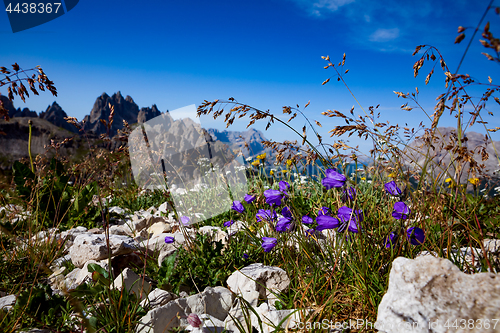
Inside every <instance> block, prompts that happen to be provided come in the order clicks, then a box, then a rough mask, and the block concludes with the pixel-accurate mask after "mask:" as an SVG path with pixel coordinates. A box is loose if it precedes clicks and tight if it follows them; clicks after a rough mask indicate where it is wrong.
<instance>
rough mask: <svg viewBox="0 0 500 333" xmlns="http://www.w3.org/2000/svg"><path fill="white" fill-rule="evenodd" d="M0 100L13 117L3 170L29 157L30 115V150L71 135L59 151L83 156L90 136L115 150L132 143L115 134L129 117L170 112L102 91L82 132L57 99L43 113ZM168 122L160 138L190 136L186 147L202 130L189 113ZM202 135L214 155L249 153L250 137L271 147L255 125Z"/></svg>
mask: <svg viewBox="0 0 500 333" xmlns="http://www.w3.org/2000/svg"><path fill="white" fill-rule="evenodd" d="M0 101H1V102H2V104H3V106H4V107H5V108H6V109H7V110H8V112H9V116H10V117H11V119H10V121H6V120H3V119H1V120H0V133H1V132H3V133H4V134H5V135H0V168H1V169H4V170H5V169H10V168H11V167H12V165H13V163H14V161H16V160H20V159H22V158H27V157H28V149H27V148H28V132H29V127H28V120H30V119H31V121H32V147H31V150H32V153H33V154H34V155H37V154H43V153H45V152H46V151H47V147H48V146H49V145H50V144H51V142H55V143H58V142H62V141H63V140H64V139H66V138H73V139H72V140H71V141H69V142H68V143H66V144H64V145H62V146H61V148H60V149H59V154H61V155H63V156H71V157H78V158H81V157H82V156H84V154H85V152H84V150H86V149H87V147H88V144H87V142H86V141H87V140H90V142H91V146H93V147H102V148H110V149H112V150H114V149H117V148H118V147H119V146H120V145H126V143H127V142H126V141H124V142H119V141H117V140H116V139H118V137H117V134H118V131H119V130H122V129H123V126H124V122H127V123H128V124H130V125H131V127H132V128H134V127H135V126H136V125H135V124H141V123H146V122H148V121H149V120H151V119H154V118H157V117H158V116H160V115H162V114H163V115H165V114H166V113H162V112H160V111H159V110H158V108H157V106H156V105H154V104H153V105H152V107H143V108H139V106H138V105H137V104H136V103H135V102H134V100H133V99H132V97H130V96H126V97H125V98H124V97H123V96H122V94H121V92H117V93H115V94H113V95H112V96H109V95H108V94H106V93H103V94H102V95H101V96H99V97H98V98H97V99H96V101H95V102H94V105H93V107H92V110H91V112H90V115H87V116H85V117H84V119H83V121H82V122H80V123H79V126H80V127H82V128H83V131H82V132H80V131H79V130H78V129H77V127H75V126H74V125H72V124H69V123H68V122H67V121H66V119H65V118H66V117H68V114H67V113H66V112H65V111H64V110H63V109H62V107H61V106H60V105H59V104H57V103H56V102H54V103H53V104H52V105H50V106H48V107H47V109H46V110H45V111H43V112H41V113H40V115H37V114H36V112H34V111H30V110H29V109H27V108H25V109H24V110H22V111H21V110H20V109H19V108H18V109H16V108H15V107H14V105H13V103H12V102H10V101H9V99H8V98H7V97H5V96H2V95H0ZM111 106H112V107H113V108H114V114H113V122H112V125H111V128H110V129H108V128H107V126H105V124H104V123H103V122H102V121H103V120H104V121H105V122H106V123H108V122H109V118H110V114H111ZM167 113H168V111H167ZM167 118H168V117H167ZM167 122H168V124H165V126H166V127H165V128H163V129H161V131H163V132H164V133H163V134H161V135H159V136H158V137H157V139H158V140H160V141H161V140H163V141H165V142H171V141H172V140H173V138H179V137H181V136H185V137H186V140H181V141H179V142H178V147H179V148H180V149H181V150H183V147H184V148H185V146H186V145H187V141H190V140H192V139H193V138H194V137H198V136H199V134H196V135H195V134H194V132H193V130H194V126H193V124H194V123H193V122H192V121H190V119H183V120H181V121H174V120H173V119H171V117H170V121H167ZM203 131H205V130H203ZM108 132H109V133H108ZM83 134H85V135H83ZM102 134H109V136H110V137H113V139H115V140H112V144H111V146H108V145H107V144H103V143H102V140H100V136H101V135H102ZM203 136H204V139H205V141H206V142H210V143H211V149H212V150H213V152H214V157H216V158H218V159H222V158H223V157H224V156H227V157H232V156H233V152H235V151H236V150H239V149H241V148H243V149H242V150H243V151H244V152H246V153H247V154H246V156H248V153H249V151H248V149H245V148H244V146H245V142H247V143H248V145H249V147H250V148H251V151H250V152H251V154H252V155H256V154H260V153H262V152H264V151H266V152H269V153H270V150H269V149H266V150H264V147H263V146H262V143H261V141H262V140H265V137H264V135H263V134H262V133H261V132H260V131H257V130H254V129H250V130H248V131H246V132H231V131H222V132H219V131H217V130H212V129H209V130H208V132H205V133H204V134H203ZM240 136H242V137H243V139H242V138H240ZM228 146H229V147H228ZM52 153H53V152H52ZM49 155H50V154H49ZM230 155H231V156H230ZM191 169H193V168H191ZM183 172H184V173H185V172H188V168H185V169H184V171H183ZM191 176H193V175H191Z"/></svg>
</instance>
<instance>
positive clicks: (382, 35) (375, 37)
mask: <svg viewBox="0 0 500 333" xmlns="http://www.w3.org/2000/svg"><path fill="white" fill-rule="evenodd" d="M398 37H399V29H398V28H392V29H382V28H380V29H377V30H376V31H375V32H374V33H373V34H371V35H370V37H369V40H370V41H371V42H389V41H392V40H394V39H396V38H398Z"/></svg>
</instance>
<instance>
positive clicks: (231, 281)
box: [227, 263, 290, 304]
mask: <svg viewBox="0 0 500 333" xmlns="http://www.w3.org/2000/svg"><path fill="white" fill-rule="evenodd" d="M227 285H228V287H229V289H230V290H231V291H233V292H234V293H236V294H237V295H242V294H243V293H244V292H251V291H258V292H259V294H260V297H261V298H263V299H268V300H270V301H271V300H272V301H275V300H276V299H277V298H276V296H274V295H273V294H279V293H281V292H283V291H285V290H286V289H287V288H288V286H289V285H290V279H289V278H288V275H287V274H286V272H285V271H284V270H283V269H281V268H279V267H271V266H264V265H263V264H261V263H256V264H252V265H249V266H247V267H244V268H242V269H241V270H239V271H236V272H234V273H233V274H231V275H230V276H229V278H228V279H227ZM271 304H274V302H271Z"/></svg>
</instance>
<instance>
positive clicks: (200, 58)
mask: <svg viewBox="0 0 500 333" xmlns="http://www.w3.org/2000/svg"><path fill="white" fill-rule="evenodd" d="M488 4H489V1H481V0H480V1H470V0H453V1H441V0H421V1H409V0H407V1H401V0H397V1H396V0H385V1H373V0H309V1H308V0H253V1H220V0H212V1H153V0H149V1H126V0H122V1H115V0H105V1H94V0H88V1H87V0H81V1H80V2H79V3H78V5H77V6H76V7H75V8H73V9H72V10H71V11H69V12H68V13H66V14H65V15H63V16H61V17H59V18H57V19H55V20H53V21H50V22H48V23H46V24H43V25H40V26H38V27H35V28H32V29H29V30H25V31H21V32H18V33H12V30H11V28H10V25H9V22H8V18H7V13H6V12H4V13H3V14H0V40H1V49H2V51H1V53H0V66H6V67H7V66H9V65H11V64H13V63H15V62H17V63H18V64H19V65H20V66H21V67H22V68H25V69H27V68H31V67H34V66H36V65H40V66H42V68H43V69H44V71H45V72H46V73H47V75H48V77H49V78H50V79H51V80H52V81H54V83H55V86H56V88H57V90H58V97H57V98H55V97H53V96H52V95H51V94H50V93H48V92H45V93H41V95H40V96H34V97H30V98H29V99H28V100H27V102H26V103H25V104H24V103H23V102H22V101H21V100H20V99H18V98H17V99H16V100H15V101H14V104H15V106H16V107H21V108H23V107H29V108H30V109H31V110H34V111H37V112H40V111H43V110H45V109H46V108H47V106H48V105H49V104H52V102H53V101H54V100H55V101H57V103H59V105H61V107H62V108H63V109H64V110H65V111H66V112H67V113H68V115H69V116H73V117H76V118H78V120H81V119H82V118H83V117H84V116H85V115H86V114H89V113H90V110H91V108H92V105H93V103H94V101H95V99H96V98H97V97H98V96H100V95H101V94H102V93H103V92H106V93H108V94H109V95H112V94H113V93H115V92H117V91H121V93H122V94H123V95H124V96H126V95H130V96H132V98H133V99H134V101H135V102H136V103H137V104H138V105H139V107H146V106H151V105H152V104H156V105H157V106H158V108H159V110H160V111H166V110H167V109H169V110H174V109H176V108H181V107H184V106H186V105H190V104H196V105H199V104H200V103H202V102H203V100H209V101H212V100H214V99H221V100H223V99H228V98H229V97H234V98H235V99H236V100H238V101H239V102H242V103H246V104H250V105H252V106H254V107H257V108H261V109H265V110H267V109H270V111H272V112H273V113H274V114H276V115H280V114H282V106H284V105H291V106H295V105H296V104H299V105H300V106H301V107H303V106H304V105H305V104H306V103H307V102H308V101H310V105H309V107H308V108H307V109H306V110H305V114H306V115H307V117H309V119H310V120H311V121H313V120H318V121H320V122H321V123H322V125H323V127H322V128H320V129H319V130H320V133H321V134H322V135H323V136H324V138H325V140H327V141H329V142H331V139H328V137H329V134H328V133H327V132H328V131H329V130H330V129H332V128H333V127H334V126H335V125H338V124H342V123H343V122H341V121H340V120H339V119H338V118H326V117H325V116H322V115H321V112H324V111H326V110H328V109H332V110H333V109H335V110H339V111H341V112H344V113H347V112H348V111H349V110H350V109H351V107H352V106H353V105H354V106H355V112H356V113H358V114H364V113H363V111H362V110H361V108H360V107H359V106H358V105H357V103H356V101H355V100H354V98H353V97H352V96H351V95H350V93H349V91H348V90H347V89H346V87H345V86H344V85H343V84H341V82H337V81H336V78H335V76H334V75H335V72H334V71H333V70H332V69H331V68H330V69H328V70H325V69H324V68H323V66H325V65H326V63H325V61H324V60H322V59H321V56H326V55H329V56H330V58H331V59H332V60H333V62H334V63H335V64H337V63H338V62H339V61H340V60H341V59H342V55H343V53H346V55H347V58H346V65H345V67H344V69H349V73H348V74H347V75H345V80H346V82H347V84H348V85H349V88H350V89H351V90H352V92H353V93H354V95H355V96H356V98H357V99H358V100H359V102H360V104H361V106H362V107H363V108H365V110H366V109H367V108H368V107H369V106H370V105H377V104H380V107H379V109H378V111H380V112H381V117H380V120H381V121H386V120H389V121H390V122H391V124H395V123H399V124H400V125H401V126H405V123H407V124H408V126H409V127H415V126H417V125H418V123H419V122H420V121H424V123H426V124H427V125H429V126H430V121H429V120H428V118H427V117H426V115H425V113H424V112H422V111H419V110H414V111H412V112H406V111H401V110H400V106H401V105H402V104H403V103H404V102H405V100H403V99H401V98H399V99H398V98H397V96H396V95H395V94H394V93H393V91H401V92H404V93H406V92H414V91H415V87H419V90H420V97H419V101H420V103H421V105H422V106H423V107H424V108H425V110H426V112H427V113H428V114H429V115H430V114H432V112H433V108H434V105H435V98H436V97H437V96H438V95H439V94H441V93H442V92H445V88H444V76H443V73H442V71H441V70H440V67H439V66H437V67H436V70H435V74H434V76H433V78H432V79H431V82H430V83H429V84H428V85H427V86H426V85H425V83H424V81H425V76H426V75H427V73H428V72H429V71H430V69H431V68H432V65H431V63H430V62H429V63H428V64H426V65H424V67H423V68H422V70H421V74H420V75H419V76H418V77H417V78H414V76H413V64H414V63H415V61H417V60H418V56H412V53H413V50H414V49H415V47H416V46H417V45H420V44H429V45H433V46H435V47H437V48H438V49H439V50H440V52H441V54H442V55H443V56H444V58H445V61H446V62H447V64H448V65H449V66H450V69H451V70H452V72H454V71H455V70H456V68H457V66H458V63H459V60H460V57H461V56H462V54H463V53H464V50H465V47H466V45H467V43H468V42H469V39H470V37H471V36H472V30H473V28H472V27H475V26H476V25H477V24H478V22H479V20H480V19H481V16H482V15H483V13H484V11H485V9H486V7H487V5H488ZM494 5H495V4H494ZM496 5H498V6H500V3H497V4H496ZM487 21H490V22H491V31H492V32H493V33H494V34H496V35H500V29H499V24H500V17H499V16H498V15H495V14H494V11H491V12H490V13H489V14H488V15H487V17H486V20H485V22H484V23H486V22H487ZM458 26H464V27H471V29H469V30H466V36H467V37H466V39H465V40H464V41H463V42H462V43H461V44H454V40H455V37H456V36H457V28H458ZM497 37H498V36H497ZM479 39H480V35H477V36H476V38H475V41H474V42H473V44H472V47H471V49H470V50H469V52H468V54H467V56H466V57H465V60H464V63H463V64H462V67H461V70H460V72H461V73H468V74H470V75H472V76H473V77H476V78H477V79H479V80H480V81H482V82H487V79H488V75H489V76H491V78H492V79H493V83H496V82H500V75H498V74H500V72H499V68H500V67H499V65H498V64H494V63H493V62H491V61H488V60H487V59H486V58H485V57H484V56H483V55H481V52H485V51H486V50H485V49H484V48H483V47H482V46H481V44H480V43H479ZM332 76H333V77H332ZM329 77H332V80H331V81H330V82H329V83H328V84H326V85H321V83H322V82H323V81H324V80H325V79H327V78H329ZM0 92H1V93H3V94H6V93H7V91H6V89H3V88H1V89H0ZM473 95H474V96H475V97H478V96H479V97H480V90H477V91H476V92H474V93H473ZM412 104H413V103H410V105H412ZM494 104H495V103H494V101H492V102H490V104H489V110H490V111H492V112H494V114H495V117H491V116H487V113H486V112H484V118H485V119H484V120H486V121H489V124H488V126H489V127H495V126H500V118H498V116H497V113H496V112H495V111H496V110H498V105H497V106H495V105H494ZM285 119H287V118H285ZM247 123H248V122H247V121H244V120H239V121H236V122H235V124H234V125H233V126H231V127H230V128H229V129H233V130H244V129H245V127H246V125H247ZM202 124H203V126H204V127H213V128H219V129H223V128H224V127H225V125H224V124H223V123H222V119H220V120H218V121H217V122H215V121H213V119H212V120H211V119H209V118H206V119H202ZM304 124H305V121H304V120H303V119H300V118H298V119H297V120H296V121H294V122H293V123H292V125H293V126H294V127H295V128H297V129H300V130H299V131H301V128H302V126H303V125H304ZM265 125H266V123H262V124H261V125H258V126H255V127H256V128H257V129H261V130H263V129H264V127H265ZM440 125H446V126H453V125H455V126H456V121H455V120H454V118H453V117H452V116H449V115H447V116H446V118H445V119H443V121H442V122H441V123H440ZM473 130H474V131H477V132H481V133H484V132H485V129H484V127H482V125H475V126H474V127H473ZM264 134H265V136H266V137H267V138H271V139H275V140H284V139H296V138H297V137H295V136H294V135H293V134H292V133H291V132H290V131H289V130H287V129H285V128H284V127H282V126H276V127H271V129H270V130H268V131H267V132H265V133H264ZM492 136H493V139H494V140H500V132H497V133H494V134H492ZM351 143H352V144H360V145H363V147H364V150H365V151H366V150H367V149H369V148H370V145H367V144H366V143H364V142H363V141H360V140H351Z"/></svg>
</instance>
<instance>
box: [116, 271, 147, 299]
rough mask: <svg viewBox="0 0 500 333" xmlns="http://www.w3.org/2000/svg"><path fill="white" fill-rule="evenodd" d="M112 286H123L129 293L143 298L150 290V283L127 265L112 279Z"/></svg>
mask: <svg viewBox="0 0 500 333" xmlns="http://www.w3.org/2000/svg"><path fill="white" fill-rule="evenodd" d="M113 288H116V289H122V288H125V289H127V290H128V291H129V293H131V294H135V296H136V297H137V298H140V299H142V300H144V299H146V298H147V296H148V294H149V292H150V291H151V284H149V282H147V281H145V280H144V279H142V278H141V277H140V276H139V275H137V274H136V273H135V272H134V271H133V270H131V269H130V268H128V267H127V268H125V269H124V270H123V271H122V272H121V273H120V275H118V276H117V277H116V279H115V280H114V281H113Z"/></svg>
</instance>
